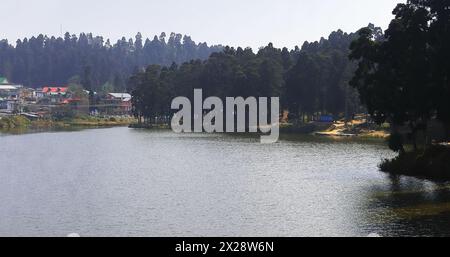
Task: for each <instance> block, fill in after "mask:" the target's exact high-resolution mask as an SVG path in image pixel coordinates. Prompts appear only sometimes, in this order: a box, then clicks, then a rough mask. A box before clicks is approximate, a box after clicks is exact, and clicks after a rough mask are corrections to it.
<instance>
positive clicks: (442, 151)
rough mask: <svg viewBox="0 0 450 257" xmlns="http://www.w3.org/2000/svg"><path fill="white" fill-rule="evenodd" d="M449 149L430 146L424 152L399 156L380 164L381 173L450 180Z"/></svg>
mask: <svg viewBox="0 0 450 257" xmlns="http://www.w3.org/2000/svg"><path fill="white" fill-rule="evenodd" d="M448 160H450V148H449V147H445V146H432V147H430V148H427V149H426V150H425V151H414V152H406V153H404V154H400V155H399V156H398V157H396V158H394V159H392V160H385V161H383V163H381V164H380V169H381V171H383V172H388V173H391V174H395V175H407V176H413V177H420V178H427V179H431V180H450V162H449V161H448Z"/></svg>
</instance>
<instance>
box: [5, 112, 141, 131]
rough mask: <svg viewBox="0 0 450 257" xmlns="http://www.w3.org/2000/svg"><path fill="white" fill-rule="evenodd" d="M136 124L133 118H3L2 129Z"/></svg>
mask: <svg viewBox="0 0 450 257" xmlns="http://www.w3.org/2000/svg"><path fill="white" fill-rule="evenodd" d="M133 122H135V120H134V118H131V117H92V116H77V117H73V118H64V119H60V120H53V119H38V120H33V121H31V120H29V119H27V118H26V117H23V116H19V115H17V116H10V117H2V118H1V119H0V129H2V130H11V129H27V128H60V127H113V126H128V125H130V124H131V123H133Z"/></svg>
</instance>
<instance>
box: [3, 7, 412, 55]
mask: <svg viewBox="0 0 450 257" xmlns="http://www.w3.org/2000/svg"><path fill="white" fill-rule="evenodd" d="M398 2H405V0H272V1H268V0H222V1H217V0H178V1H175V0H158V1H156V0H1V4H0V7H1V13H2V14H1V16H2V18H1V22H0V38H7V39H8V40H10V41H11V42H15V41H16V39H17V38H23V37H30V36H33V35H38V34H39V33H42V34H47V35H49V36H51V35H54V36H60V34H61V26H62V28H63V31H64V32H66V31H69V32H70V33H72V34H74V33H75V34H78V33H80V32H92V33H93V34H94V35H101V36H104V37H105V38H110V39H111V40H113V41H116V40H117V39H118V38H121V37H122V36H125V37H127V38H130V37H133V38H134V36H135V35H136V33H137V32H138V31H140V32H141V33H142V34H143V36H144V37H150V38H152V37H153V36H154V35H159V34H160V33H161V32H162V31H165V32H166V33H167V34H169V33H170V32H177V33H181V34H187V35H190V36H192V39H193V40H194V41H196V42H204V41H206V42H207V43H208V44H223V45H230V46H242V47H246V46H250V47H252V48H258V47H260V46H264V45H267V44H268V43H269V42H273V43H274V45H275V46H276V47H283V46H287V47H289V48H293V47H294V46H295V45H299V46H301V45H302V44H303V42H304V41H305V40H308V41H315V40H319V39H320V37H322V36H323V37H326V36H328V34H329V33H330V32H331V31H333V30H337V29H342V30H344V31H346V32H353V31H356V30H357V29H359V28H361V27H363V26H366V25H367V24H369V22H371V23H374V24H375V25H377V26H380V27H382V28H383V29H385V28H387V26H388V24H389V21H390V20H391V19H392V18H393V16H392V14H391V13H392V10H393V9H394V7H395V6H396V3H398Z"/></svg>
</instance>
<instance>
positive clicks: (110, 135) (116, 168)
mask: <svg viewBox="0 0 450 257" xmlns="http://www.w3.org/2000/svg"><path fill="white" fill-rule="evenodd" d="M0 146H1V148H0V196H1V198H0V236H66V235H67V234H70V233H78V234H80V235H82V236H251V237H255V236H367V235H369V234H371V233H377V234H379V235H381V236H449V235H450V184H449V183H432V182H427V181H421V180H417V179H413V178H405V177H401V178H395V177H390V176H388V175H386V174H384V173H381V172H380V171H378V168H377V165H378V164H379V163H380V161H381V160H382V159H384V158H390V157H393V156H394V154H393V153H392V152H391V151H390V150H389V149H388V148H387V147H386V146H385V144H384V143H383V142H377V141H372V142H364V141H358V140H354V139H341V140H333V139H326V138H317V137H313V136H298V137H292V136H284V137H282V139H281V140H280V141H279V142H278V143H276V144H272V145H262V144H259V138H256V137H255V138H254V137H246V136H232V135H225V134H175V133H172V132H171V131H165V130H159V131H158V130H155V131H149V130H134V129H129V128H123V127H120V128H109V129H90V130H79V131H66V132H43V133H34V134H33V133H29V134H19V135H11V134H0Z"/></svg>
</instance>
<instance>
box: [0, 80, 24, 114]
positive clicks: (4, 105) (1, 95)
mask: <svg viewBox="0 0 450 257" xmlns="http://www.w3.org/2000/svg"><path fill="white" fill-rule="evenodd" d="M22 88H23V86H22V85H16V84H12V83H10V82H9V81H8V79H7V78H5V77H0V109H2V110H4V111H7V112H17V111H19V106H20V104H19V100H20V91H21V90H22Z"/></svg>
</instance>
